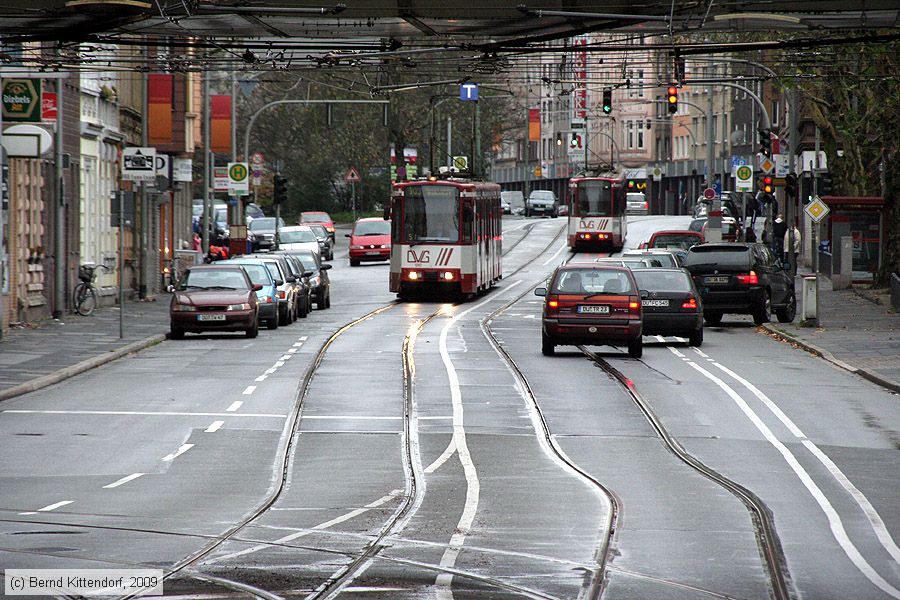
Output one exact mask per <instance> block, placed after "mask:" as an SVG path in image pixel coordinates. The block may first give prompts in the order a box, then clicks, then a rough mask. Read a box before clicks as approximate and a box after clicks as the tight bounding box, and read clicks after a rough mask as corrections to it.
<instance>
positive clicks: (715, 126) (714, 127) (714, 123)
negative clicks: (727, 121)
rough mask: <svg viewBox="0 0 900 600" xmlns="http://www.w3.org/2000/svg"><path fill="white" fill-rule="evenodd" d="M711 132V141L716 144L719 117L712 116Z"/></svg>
mask: <svg viewBox="0 0 900 600" xmlns="http://www.w3.org/2000/svg"><path fill="white" fill-rule="evenodd" d="M712 130H713V140H715V141H716V142H718V141H719V140H718V139H716V134H717V133H719V115H713V116H712Z"/></svg>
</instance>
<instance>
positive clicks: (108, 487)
mask: <svg viewBox="0 0 900 600" xmlns="http://www.w3.org/2000/svg"><path fill="white" fill-rule="evenodd" d="M142 475H144V473H132V474H131V475H127V476H125V477H123V478H122V479H119V480H118V481H113V482H112V483H110V484H109V485H104V486H103V489H104V490H111V489H112V488H117V487H119V486H120V485H122V484H125V483H128V482H129V481H133V480H135V479H137V478H138V477H140V476H142Z"/></svg>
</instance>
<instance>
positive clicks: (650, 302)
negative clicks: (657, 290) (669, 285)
mask: <svg viewBox="0 0 900 600" xmlns="http://www.w3.org/2000/svg"><path fill="white" fill-rule="evenodd" d="M641 304H642V305H643V306H668V305H669V301H668V300H641Z"/></svg>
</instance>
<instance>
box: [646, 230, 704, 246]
mask: <svg viewBox="0 0 900 600" xmlns="http://www.w3.org/2000/svg"><path fill="white" fill-rule="evenodd" d="M702 243H703V234H702V233H699V232H697V231H688V230H680V229H676V230H664V231H657V232H655V233H654V234H653V235H651V236H650V239H649V240H648V241H647V248H676V249H681V250H687V249H688V248H690V247H691V246H695V245H697V244H702Z"/></svg>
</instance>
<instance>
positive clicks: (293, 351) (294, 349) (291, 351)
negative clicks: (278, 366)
mask: <svg viewBox="0 0 900 600" xmlns="http://www.w3.org/2000/svg"><path fill="white" fill-rule="evenodd" d="M296 352H297V349H296V348H288V354H294V353H296Z"/></svg>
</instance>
